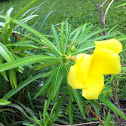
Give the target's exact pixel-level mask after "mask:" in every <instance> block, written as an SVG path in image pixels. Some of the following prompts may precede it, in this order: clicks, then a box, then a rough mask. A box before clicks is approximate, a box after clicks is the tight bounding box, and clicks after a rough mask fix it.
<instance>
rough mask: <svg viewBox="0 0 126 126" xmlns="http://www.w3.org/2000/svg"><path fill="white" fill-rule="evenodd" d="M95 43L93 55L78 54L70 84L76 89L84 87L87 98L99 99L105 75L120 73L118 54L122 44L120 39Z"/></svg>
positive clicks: (70, 71)
mask: <svg viewBox="0 0 126 126" xmlns="http://www.w3.org/2000/svg"><path fill="white" fill-rule="evenodd" d="M95 45H96V47H95V50H94V53H93V54H92V55H88V54H84V53H82V54H79V55H77V57H76V59H75V65H73V66H71V67H70V70H69V73H68V84H69V85H70V86H71V87H72V88H74V89H82V96H83V97H84V98H86V99H98V96H99V95H100V93H101V91H102V89H103V88H104V75H107V74H119V73H120V70H121V65H120V57H119V55H118V54H119V53H120V52H121V51H122V44H121V43H120V42H119V41H118V40H116V39H110V40H104V41H96V42H95Z"/></svg>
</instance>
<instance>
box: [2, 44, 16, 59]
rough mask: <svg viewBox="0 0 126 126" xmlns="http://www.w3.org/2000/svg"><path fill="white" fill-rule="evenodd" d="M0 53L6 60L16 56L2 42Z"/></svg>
mask: <svg viewBox="0 0 126 126" xmlns="http://www.w3.org/2000/svg"><path fill="white" fill-rule="evenodd" d="M0 54H1V55H2V56H3V58H4V59H5V60H6V61H12V60H14V58H13V56H12V54H11V53H10V51H9V50H8V49H7V48H6V47H5V46H4V45H3V44H2V43H0Z"/></svg>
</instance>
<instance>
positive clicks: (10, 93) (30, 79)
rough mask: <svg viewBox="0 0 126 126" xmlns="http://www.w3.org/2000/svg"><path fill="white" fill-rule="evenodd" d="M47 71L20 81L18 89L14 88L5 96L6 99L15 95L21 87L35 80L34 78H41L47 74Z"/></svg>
mask: <svg viewBox="0 0 126 126" xmlns="http://www.w3.org/2000/svg"><path fill="white" fill-rule="evenodd" d="M45 74H46V73H41V74H37V75H35V76H33V77H30V78H28V79H27V80H25V81H23V82H22V83H20V84H19V85H18V86H17V88H16V89H12V90H11V91H9V92H8V93H7V94H6V95H5V96H4V97H3V99H4V100H8V99H9V98H11V97H12V96H13V95H15V94H16V93H17V92H19V91H20V90H21V89H23V88H24V87H26V86H27V85H28V84H30V83H31V82H33V81H34V80H36V79H38V78H41V77H43V76H44V75H45Z"/></svg>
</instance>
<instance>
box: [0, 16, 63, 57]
mask: <svg viewBox="0 0 126 126" xmlns="http://www.w3.org/2000/svg"><path fill="white" fill-rule="evenodd" d="M0 17H1V18H7V17H6V16H3V15H0ZM8 19H11V18H8ZM13 22H14V23H16V24H18V25H20V26H22V27H24V28H25V29H27V30H29V31H30V32H31V33H33V34H34V35H36V36H38V37H39V38H40V39H41V41H42V42H43V45H45V46H46V47H48V48H49V49H50V50H52V51H54V50H55V52H56V55H57V56H61V55H62V54H61V53H60V52H59V50H58V49H57V48H56V47H55V45H54V44H53V43H52V42H50V41H49V40H48V39H47V38H46V37H45V36H44V35H42V34H41V33H40V32H38V31H37V30H35V29H33V28H32V27H30V26H28V25H26V24H24V23H22V22H20V21H18V20H16V19H14V20H13Z"/></svg>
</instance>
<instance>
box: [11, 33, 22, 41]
mask: <svg viewBox="0 0 126 126" xmlns="http://www.w3.org/2000/svg"><path fill="white" fill-rule="evenodd" d="M12 35H13V36H14V37H15V38H17V39H18V40H21V37H19V36H18V35H17V34H16V33H13V34H12Z"/></svg>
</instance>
